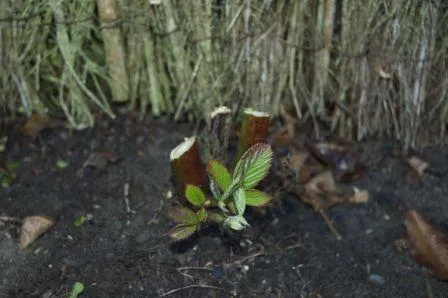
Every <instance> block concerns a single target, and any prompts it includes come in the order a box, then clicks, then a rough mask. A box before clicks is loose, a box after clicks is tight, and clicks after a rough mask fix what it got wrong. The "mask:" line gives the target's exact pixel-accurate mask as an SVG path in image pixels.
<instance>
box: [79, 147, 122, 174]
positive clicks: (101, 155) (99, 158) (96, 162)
mask: <svg viewBox="0 0 448 298" xmlns="http://www.w3.org/2000/svg"><path fill="white" fill-rule="evenodd" d="M117 160H118V155H117V154H115V153H113V152H94V153H92V154H90V155H89V157H88V158H87V160H86V161H85V162H84V164H83V165H82V168H81V169H80V170H79V171H78V172H77V175H78V176H82V174H83V171H84V169H85V168H87V167H92V168H95V169H99V170H101V169H103V168H104V167H106V165H107V164H109V163H115V162H117Z"/></svg>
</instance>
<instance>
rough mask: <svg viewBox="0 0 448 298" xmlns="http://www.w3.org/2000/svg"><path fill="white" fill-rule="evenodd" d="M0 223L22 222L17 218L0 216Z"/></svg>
mask: <svg viewBox="0 0 448 298" xmlns="http://www.w3.org/2000/svg"><path fill="white" fill-rule="evenodd" d="M0 221H3V222H14V223H21V222H22V220H21V219H20V218H18V217H12V216H5V215H4V216H0Z"/></svg>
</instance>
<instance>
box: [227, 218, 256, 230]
mask: <svg viewBox="0 0 448 298" xmlns="http://www.w3.org/2000/svg"><path fill="white" fill-rule="evenodd" d="M224 226H226V227H229V228H231V229H232V230H236V231H239V230H242V229H244V228H246V227H249V226H250V225H249V223H248V222H247V221H246V219H245V218H244V217H242V216H241V215H236V216H229V217H227V218H226V220H224Z"/></svg>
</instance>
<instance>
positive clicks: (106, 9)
mask: <svg viewBox="0 0 448 298" xmlns="http://www.w3.org/2000/svg"><path fill="white" fill-rule="evenodd" d="M97 5H98V12H99V15H100V20H101V22H102V23H103V24H102V25H103V30H102V31H103V41H104V52H105V55H106V63H107V68H108V70H109V75H110V87H111V91H112V97H113V100H114V101H116V102H124V101H127V100H128V99H129V84H128V74H127V72H126V65H125V51H124V47H123V38H122V35H121V30H120V28H118V27H116V26H115V25H116V22H117V20H118V12H117V4H116V1H115V0H97ZM114 23H115V24H114Z"/></svg>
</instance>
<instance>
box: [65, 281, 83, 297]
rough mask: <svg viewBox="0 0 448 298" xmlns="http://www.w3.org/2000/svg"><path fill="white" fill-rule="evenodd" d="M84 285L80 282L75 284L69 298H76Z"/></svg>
mask: <svg viewBox="0 0 448 298" xmlns="http://www.w3.org/2000/svg"><path fill="white" fill-rule="evenodd" d="M84 288H85V287H84V284H83V283H82V282H80V281H77V282H75V284H74V285H73V287H72V291H71V292H70V295H69V296H68V297H69V298H77V297H78V296H79V295H80V294H81V293H82V292H83V291H84Z"/></svg>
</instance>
